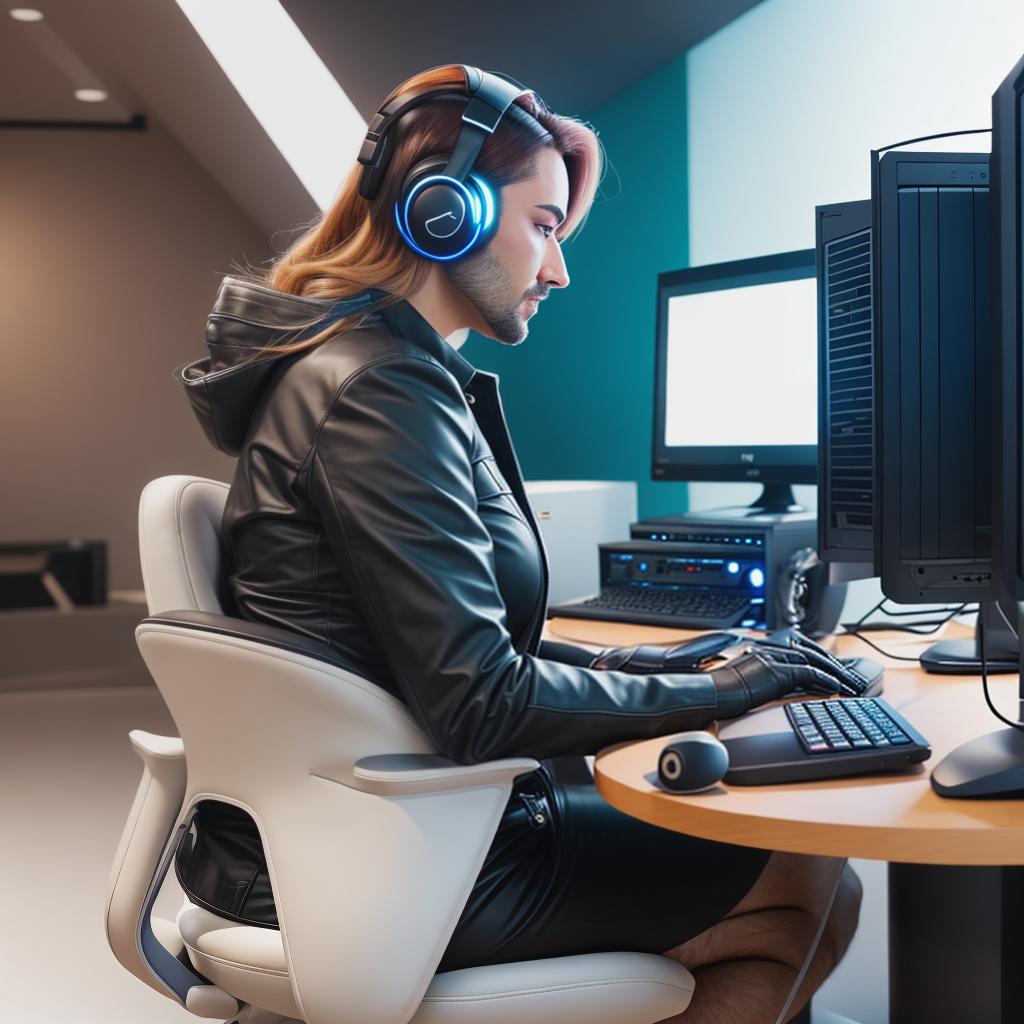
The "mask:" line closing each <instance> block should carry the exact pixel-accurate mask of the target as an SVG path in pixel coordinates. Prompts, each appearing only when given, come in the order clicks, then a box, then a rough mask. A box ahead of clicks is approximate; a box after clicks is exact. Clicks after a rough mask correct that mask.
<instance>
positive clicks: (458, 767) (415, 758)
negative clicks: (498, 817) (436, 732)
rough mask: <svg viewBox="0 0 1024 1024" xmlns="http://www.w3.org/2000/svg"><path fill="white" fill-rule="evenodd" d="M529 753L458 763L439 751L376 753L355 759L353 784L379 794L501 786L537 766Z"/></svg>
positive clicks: (396, 794) (408, 794)
mask: <svg viewBox="0 0 1024 1024" xmlns="http://www.w3.org/2000/svg"><path fill="white" fill-rule="evenodd" d="M538 765H539V763H538V762H537V761H535V760H534V759H533V758H532V757H510V758H505V759H503V760H501V761H484V762H483V763H481V764H457V763H456V762H454V761H450V760H448V758H446V757H441V755H440V754H375V755H373V756H372V757H363V758H360V759H359V760H358V761H356V763H355V765H354V767H353V769H352V775H353V778H354V779H355V786H356V788H357V789H361V790H363V791H364V792H366V793H375V794H377V795H378V796H412V795H414V794H420V793H445V792H450V791H452V790H458V789H474V788H476V787H477V786H503V785H508V784H510V783H511V782H512V780H513V779H515V778H516V776H519V775H525V774H526V773H527V772H532V771H534V770H535V769H536V768H537V767H538Z"/></svg>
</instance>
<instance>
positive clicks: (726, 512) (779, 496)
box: [701, 484, 807, 519]
mask: <svg viewBox="0 0 1024 1024" xmlns="http://www.w3.org/2000/svg"><path fill="white" fill-rule="evenodd" d="M806 511H807V509H805V508H804V507H803V505H798V504H797V500H796V496H795V495H794V494H793V487H792V485H791V484H764V485H762V489H761V493H760V494H759V495H758V496H757V497H756V498H755V499H754V500H753V501H752V502H751V503H750V504H749V505H726V506H724V507H723V508H713V509H709V510H708V511H707V512H706V513H705V512H702V513H701V515H707V516H710V517H712V518H714V519H750V518H752V517H754V516H761V517H770V518H772V519H786V518H787V517H789V516H798V515H801V514H803V513H805V512H806Z"/></svg>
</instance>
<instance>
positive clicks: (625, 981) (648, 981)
mask: <svg viewBox="0 0 1024 1024" xmlns="http://www.w3.org/2000/svg"><path fill="white" fill-rule="evenodd" d="M636 984H642V985H663V986H665V987H666V988H674V989H676V990H677V991H679V992H692V991H693V989H692V988H686V987H684V986H682V985H679V984H677V983H676V982H674V981H659V980H657V979H655V978H619V979H616V980H615V981H579V982H573V983H571V984H567V985H549V986H545V987H544V988H534V989H528V990H526V991H525V992H496V993H493V994H492V995H472V996H424V997H423V1001H424V1002H427V1000H430V1001H431V1002H436V1003H474V1002H486V1001H488V1000H492V999H518V998H519V997H520V996H540V995H547V994H549V993H552V992H568V991H571V990H572V989H578V988H602V987H604V986H607V985H636Z"/></svg>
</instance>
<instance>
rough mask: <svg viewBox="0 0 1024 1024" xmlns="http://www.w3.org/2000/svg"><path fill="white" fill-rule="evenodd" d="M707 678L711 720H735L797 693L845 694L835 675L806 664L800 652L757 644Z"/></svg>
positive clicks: (713, 671)
mask: <svg viewBox="0 0 1024 1024" xmlns="http://www.w3.org/2000/svg"><path fill="white" fill-rule="evenodd" d="M708 675H709V676H710V677H711V680H712V682H714V684H715V695H716V700H717V710H716V712H715V718H736V717H737V716H738V715H742V714H743V713H744V712H745V711H750V710H751V708H756V707H758V706H760V705H761V704H767V703H769V702H771V701H773V700H778V699H779V698H780V697H786V696H788V695H789V694H791V693H794V692H796V691H798V690H801V691H804V692H806V693H819V694H826V695H834V694H837V693H843V692H845V690H844V687H845V683H843V682H842V681H841V680H840V679H839V677H838V675H836V674H835V673H834V672H833V671H830V670H826V669H823V668H819V667H818V666H816V665H812V664H810V663H809V662H808V660H807V658H806V656H805V655H804V654H802V653H801V652H800V651H797V650H794V649H790V648H784V647H777V648H773V647H770V646H768V645H761V644H754V645H752V646H751V647H749V648H747V650H746V652H745V653H744V654H741V655H740V656H739V657H737V658H733V659H732V661H729V662H727V663H726V664H725V665H721V666H719V667H718V668H715V669H712V670H711V671H710V672H709V673H708Z"/></svg>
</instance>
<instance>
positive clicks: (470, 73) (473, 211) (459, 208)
mask: <svg viewBox="0 0 1024 1024" xmlns="http://www.w3.org/2000/svg"><path fill="white" fill-rule="evenodd" d="M459 67H461V68H462V70H463V72H464V73H465V76H466V93H465V94H464V93H460V92H456V91H453V88H452V87H451V86H444V87H442V88H440V89H438V88H437V87H433V88H425V89H419V90H414V91H410V92H400V93H399V94H398V95H397V96H395V97H394V99H392V100H391V101H390V102H388V103H385V104H384V106H382V107H381V108H380V109H379V110H378V111H377V113H376V114H374V115H373V119H372V120H371V121H370V125H369V128H368V130H367V132H366V138H365V139H364V140H363V145H362V147H361V148H360V150H359V156H358V157H357V160H358V161H359V163H360V164H362V165H363V170H362V173H361V174H360V176H359V194H360V195H361V196H362V197H363V198H364V199H373V197H374V196H376V195H377V192H378V191H379V189H380V185H381V182H382V180H383V178H384V172H385V171H386V170H387V166H388V163H389V161H390V158H391V153H392V150H393V146H392V142H391V135H390V131H391V128H392V126H393V125H394V123H395V122H396V121H397V120H398V119H399V118H401V117H402V115H403V114H405V113H406V112H407V111H409V110H411V109H413V108H414V107H418V106H420V105H421V104H423V103H426V102H428V101H429V100H433V99H437V98H438V97H439V96H458V97H460V98H464V97H465V95H466V94H468V96H469V102H468V103H467V104H466V108H465V110H463V112H462V124H461V126H460V129H459V136H458V139H457V140H456V142H455V146H454V148H453V149H452V152H451V154H444V155H436V156H430V157H427V158H426V159H424V160H421V161H420V162H419V163H417V164H416V165H415V166H414V167H412V168H410V169H409V173H408V174H406V176H405V180H404V181H403V182H402V188H401V192H400V194H399V197H398V200H397V201H396V203H395V211H394V213H395V221H396V223H397V224H398V232H399V234H400V235H401V236H402V238H403V239H404V241H405V243H406V244H407V245H408V246H409V248H411V249H412V250H413V251H414V252H415V253H417V254H418V255H420V256H425V257H426V258H427V259H430V260H455V259H458V258H459V257H460V256H465V255H467V254H468V253H470V252H472V251H473V250H474V249H477V248H479V247H480V246H482V245H483V244H484V242H486V241H487V240H488V239H489V238H490V237H491V235H493V233H494V231H495V229H496V228H497V220H498V218H497V216H496V211H495V205H496V204H495V199H494V193H493V192H492V191H491V188H490V186H489V185H488V184H487V182H485V181H484V179H483V178H481V177H480V176H479V175H478V174H474V173H473V164H474V162H475V161H476V158H477V157H478V156H479V154H480V150H481V149H482V148H483V145H484V143H485V142H486V141H487V138H488V136H490V135H491V134H492V133H493V132H494V129H495V128H496V127H497V126H498V122H499V121H500V120H501V118H502V116H503V115H504V114H505V112H506V111H507V110H508V109H509V107H511V106H512V104H513V103H514V102H515V100H516V99H517V98H518V97H520V96H522V95H524V94H525V93H532V94H533V96H534V98H535V99H536V100H537V102H538V104H539V105H540V106H541V107H542V108H543V109H545V110H546V109H547V106H546V104H545V103H544V101H543V100H541V99H540V97H539V96H537V94H536V93H534V92H533V90H532V89H527V88H526V86H524V85H523V84H522V83H521V82H517V81H516V80H515V79H514V78H509V77H508V76H507V75H502V74H492V73H491V72H488V71H481V70H480V69H479V68H475V67H471V66H470V65H468V64H460V65H459ZM519 109H520V110H522V113H523V114H525V115H526V116H528V117H532V115H531V114H530V112H529V111H527V110H523V109H522V108H519ZM534 120H536V119H535V118H534Z"/></svg>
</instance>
